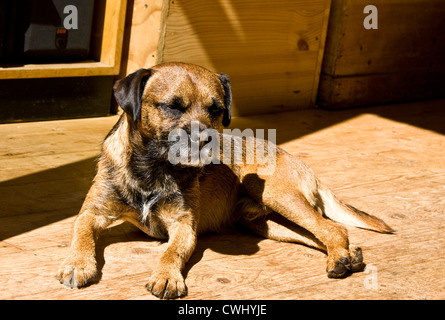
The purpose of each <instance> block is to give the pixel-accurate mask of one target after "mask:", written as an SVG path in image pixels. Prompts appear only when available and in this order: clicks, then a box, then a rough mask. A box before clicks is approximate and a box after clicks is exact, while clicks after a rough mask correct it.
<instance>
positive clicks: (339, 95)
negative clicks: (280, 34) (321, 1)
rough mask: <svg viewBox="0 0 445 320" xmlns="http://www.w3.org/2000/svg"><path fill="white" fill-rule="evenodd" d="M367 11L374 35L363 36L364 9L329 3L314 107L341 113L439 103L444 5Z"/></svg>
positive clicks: (349, 1) (419, 0)
mask: <svg viewBox="0 0 445 320" xmlns="http://www.w3.org/2000/svg"><path fill="white" fill-rule="evenodd" d="M370 4H371V3H370ZM372 5H374V6H375V7H376V8H377V10H378V29H376V30H373V29H371V30H366V29H365V28H364V26H363V20H364V19H365V17H366V16H367V14H364V13H363V9H364V7H365V6H366V4H364V3H362V2H359V1H353V0H334V1H332V10H331V15H330V22H329V27H328V35H327V39H326V49H325V55H324V60H323V67H322V77H321V80H320V86H319V96H318V104H320V105H321V106H323V107H328V108H344V107H352V106H358V105H368V104H378V103H380V104H381V103H390V102H396V101H412V100H419V99H434V98H441V97H444V96H445V89H444V86H443V80H442V79H443V77H444V75H445V62H444V59H443V57H444V55H445V27H444V24H443V21H442V20H443V17H444V14H445V3H444V2H443V1H441V0H427V1H423V0H408V1H405V0H396V1H390V2H388V1H384V0H377V1H373V2H372Z"/></svg>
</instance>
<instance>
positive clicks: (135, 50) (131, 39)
mask: <svg viewBox="0 0 445 320" xmlns="http://www.w3.org/2000/svg"><path fill="white" fill-rule="evenodd" d="M165 4H167V6H168V1H164V0H150V1H144V0H134V1H133V2H132V3H129V9H128V10H132V12H129V13H128V15H127V25H126V26H125V37H126V38H127V41H128V47H127V48H126V50H125V51H124V52H123V59H122V60H123V65H122V70H121V72H120V75H119V76H120V77H124V76H126V75H127V74H129V73H131V72H133V71H136V70H137V69H139V68H148V67H151V66H153V65H155V64H156V63H157V60H158V43H159V41H160V40H159V39H160V36H161V34H162V29H163V25H162V24H161V21H162V15H163V8H164V7H165Z"/></svg>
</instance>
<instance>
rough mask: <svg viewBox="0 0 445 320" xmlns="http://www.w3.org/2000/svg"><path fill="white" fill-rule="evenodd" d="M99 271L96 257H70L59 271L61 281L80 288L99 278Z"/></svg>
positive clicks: (58, 277)
mask: <svg viewBox="0 0 445 320" xmlns="http://www.w3.org/2000/svg"><path fill="white" fill-rule="evenodd" d="M97 276H98V272H97V266H96V261H95V260H94V258H92V259H87V258H82V259H73V258H71V257H68V258H67V259H66V260H65V261H64V262H63V263H62V265H61V266H60V268H59V270H58V271H57V274H56V278H57V279H58V280H59V282H60V283H61V284H63V285H65V286H67V287H70V288H76V289H78V288H80V287H83V286H85V285H87V284H89V283H91V282H94V281H95V280H96V279H97Z"/></svg>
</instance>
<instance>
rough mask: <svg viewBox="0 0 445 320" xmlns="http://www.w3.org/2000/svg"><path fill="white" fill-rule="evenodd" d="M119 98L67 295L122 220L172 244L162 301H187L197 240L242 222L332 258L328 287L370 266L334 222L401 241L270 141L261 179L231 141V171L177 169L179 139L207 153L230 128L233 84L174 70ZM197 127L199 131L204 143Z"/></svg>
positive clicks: (133, 81)
mask: <svg viewBox="0 0 445 320" xmlns="http://www.w3.org/2000/svg"><path fill="white" fill-rule="evenodd" d="M114 93H115V97H116V100H117V102H118V103H119V104H120V106H121V107H122V109H123V110H124V111H125V113H123V114H122V116H121V117H120V119H119V121H118V122H117V123H116V125H115V126H114V127H113V129H112V130H111V131H110V133H109V134H108V135H107V137H106V138H105V140H104V142H103V145H102V153H101V156H100V158H99V162H98V167H97V175H96V177H95V179H94V184H93V185H92V187H91V189H90V191H89V192H88V195H87V197H86V199H85V202H84V204H83V206H82V208H81V210H80V212H79V215H78V216H77V218H76V221H75V224H74V234H73V239H72V244H71V252H70V255H69V256H68V258H67V259H66V260H65V261H64V262H63V264H62V266H61V268H60V269H59V271H58V274H57V278H58V279H59V281H60V282H61V283H63V284H64V285H66V286H69V287H71V288H78V287H82V286H85V285H86V284H88V283H90V282H91V281H93V280H94V279H95V278H96V276H97V273H98V271H97V266H96V259H95V241H96V239H97V236H98V234H99V232H100V231H101V230H103V229H105V228H106V227H108V226H109V225H110V224H111V223H112V222H114V221H116V220H127V221H130V222H132V223H133V224H135V225H136V226H137V227H139V228H140V229H141V230H142V231H144V232H145V233H147V234H148V235H149V236H152V237H155V238H161V239H168V247H167V249H166V251H165V252H164V254H163V255H162V257H161V258H160V260H159V262H158V265H157V267H156V268H155V270H154V272H153V273H152V274H151V276H150V278H149V280H148V283H147V285H146V287H147V289H148V290H149V291H151V292H152V293H153V294H154V295H155V296H157V297H160V298H177V297H182V296H184V295H185V294H186V293H187V287H186V285H185V282H184V278H183V276H182V274H181V272H182V270H183V268H184V265H185V263H186V262H187V260H188V259H189V258H190V256H191V254H192V252H193V250H194V248H195V245H196V241H197V235H198V234H201V233H204V232H208V231H218V230H219V229H220V228H221V227H223V226H224V225H227V224H230V223H232V222H234V221H236V220H242V221H243V222H244V223H245V224H246V225H247V226H249V227H250V228H251V229H252V230H254V231H255V232H257V233H259V234H261V235H263V236H265V237H268V238H271V239H276V240H280V241H292V242H300V243H304V244H307V245H310V246H313V247H315V248H319V249H322V250H325V251H326V252H327V254H328V260H327V273H328V277H334V278H338V277H343V276H345V275H346V274H347V273H348V272H351V271H352V272H355V271H361V270H363V268H364V266H365V264H364V263H363V258H362V254H361V250H360V248H356V247H353V246H349V242H348V236H347V231H346V229H345V228H344V227H343V226H341V225H340V224H338V223H336V222H334V221H332V220H330V219H327V218H326V217H329V218H331V219H333V220H336V221H339V222H343V223H348V224H352V225H355V226H358V227H362V228H367V229H371V230H376V231H379V232H392V230H391V228H390V227H388V226H387V225H386V224H385V223H384V222H383V221H381V220H380V219H378V218H376V217H373V216H370V215H368V214H366V213H364V212H362V211H359V210H357V209H355V208H353V207H351V206H349V205H346V204H343V203H342V202H341V201H339V200H338V199H337V198H336V197H335V196H334V195H333V194H332V192H330V191H329V190H328V189H327V188H326V187H324V186H322V185H321V184H320V182H319V181H318V180H317V179H316V178H315V176H314V174H313V172H312V170H311V169H310V168H309V167H308V166H307V165H305V164H304V163H302V162H301V161H300V160H298V159H297V158H296V157H293V156H291V155H290V154H288V153H286V152H285V151H284V150H282V149H280V148H278V147H276V146H275V145H273V144H268V143H267V141H266V142H265V145H266V146H272V147H273V148H272V149H268V150H269V153H268V154H269V155H271V152H270V150H273V151H274V152H273V156H275V158H274V161H275V168H274V170H273V172H272V173H267V172H266V173H264V172H261V169H262V168H263V167H264V166H265V165H264V164H260V163H259V162H258V161H256V160H255V161H253V162H249V161H247V156H248V155H249V153H252V152H255V148H256V147H252V144H249V139H241V140H239V139H238V141H241V144H242V162H239V163H231V161H227V160H224V159H226V158H224V157H223V152H222V151H221V150H223V149H224V147H226V146H227V145H228V144H230V146H229V147H230V148H231V143H232V142H231V141H230V139H231V138H230V137H229V139H226V138H227V136H225V135H221V136H220V138H221V139H220V140H219V141H218V143H219V144H220V145H221V149H220V152H221V154H220V155H219V158H220V159H221V161H223V162H224V163H225V164H214V163H210V164H208V163H203V162H202V161H198V162H193V163H188V164H183V163H179V164H172V162H171V161H169V156H170V155H171V153H170V151H171V149H172V146H173V144H174V143H176V142H177V141H176V140H171V139H170V133H171V132H172V131H173V130H175V129H181V130H183V131H184V132H186V137H187V139H190V141H191V143H193V142H196V143H198V145H199V148H201V150H202V148H203V145H204V144H203V141H204V140H205V138H203V137H202V133H203V132H205V130H206V129H209V128H219V127H221V124H222V125H224V126H228V125H229V123H230V119H231V112H230V105H231V90H230V83H229V79H228V77H227V76H226V75H224V74H217V73H213V72H210V71H208V70H206V69H204V68H202V67H198V66H195V65H189V64H182V63H167V64H162V65H158V66H155V67H153V68H151V69H140V70H138V71H136V72H135V73H133V74H130V75H128V76H127V77H126V78H124V79H122V80H120V81H117V83H116V84H115V87H114ZM193 123H195V124H198V133H197V135H196V134H195V133H193V132H192V131H193V130H192V124H193ZM194 134H195V136H194ZM233 140H236V139H235V138H233ZM253 141H254V140H253ZM230 148H229V149H230ZM252 148H253V149H252ZM180 151H181V150H180ZM187 152H188V151H187ZM186 156H187V157H188V158H190V157H192V155H191V154H187V155H186ZM213 156H215V157H216V156H218V155H217V154H215V153H214V154H213Z"/></svg>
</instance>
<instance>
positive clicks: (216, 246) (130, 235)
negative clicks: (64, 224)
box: [90, 222, 264, 285]
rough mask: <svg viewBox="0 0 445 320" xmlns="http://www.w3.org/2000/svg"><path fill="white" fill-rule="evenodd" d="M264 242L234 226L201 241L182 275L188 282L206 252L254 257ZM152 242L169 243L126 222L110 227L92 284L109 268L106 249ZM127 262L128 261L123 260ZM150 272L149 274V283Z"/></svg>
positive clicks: (100, 246) (98, 247)
mask: <svg viewBox="0 0 445 320" xmlns="http://www.w3.org/2000/svg"><path fill="white" fill-rule="evenodd" d="M262 240H264V238H262V237H260V236H257V235H255V234H253V233H251V232H250V231H249V230H247V229H245V228H244V227H242V226H240V225H234V226H231V227H228V228H226V229H224V230H222V231H221V232H220V233H208V234H204V235H201V236H199V237H198V243H197V245H196V248H195V251H194V252H193V254H192V256H191V257H190V260H189V261H188V262H187V264H186V266H185V269H184V270H183V275H184V277H185V278H187V275H188V273H189V271H190V270H191V269H192V268H193V266H194V265H196V264H197V263H199V262H200V261H201V260H202V258H203V256H204V252H205V251H206V250H209V249H210V250H212V251H214V252H217V253H220V254H224V255H233V256H238V255H253V254H255V253H257V252H258V251H259V245H258V244H259V242H260V241H262ZM139 241H143V242H152V243H153V245H154V246H155V245H156V244H162V243H165V242H167V241H166V240H159V239H154V238H151V237H149V236H148V235H146V234H145V233H143V232H142V231H140V230H139V229H137V228H136V227H135V226H133V225H131V224H130V223H128V222H124V223H122V224H119V225H117V226H114V227H111V228H109V229H107V230H105V231H103V232H102V234H101V235H100V237H99V239H98V241H97V244H96V261H97V268H98V275H97V277H96V279H95V280H94V281H92V282H91V283H90V285H92V284H97V283H98V282H100V280H101V278H102V269H103V267H104V266H105V264H106V259H105V249H106V248H107V247H108V246H109V245H112V244H115V243H123V242H135V243H136V242H139ZM123 258H124V259H125V257H123ZM157 259H159V256H153V262H155V263H156V262H157ZM149 272H150V270H147V279H148V276H149Z"/></svg>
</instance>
